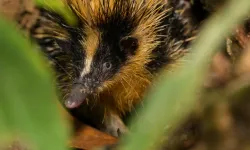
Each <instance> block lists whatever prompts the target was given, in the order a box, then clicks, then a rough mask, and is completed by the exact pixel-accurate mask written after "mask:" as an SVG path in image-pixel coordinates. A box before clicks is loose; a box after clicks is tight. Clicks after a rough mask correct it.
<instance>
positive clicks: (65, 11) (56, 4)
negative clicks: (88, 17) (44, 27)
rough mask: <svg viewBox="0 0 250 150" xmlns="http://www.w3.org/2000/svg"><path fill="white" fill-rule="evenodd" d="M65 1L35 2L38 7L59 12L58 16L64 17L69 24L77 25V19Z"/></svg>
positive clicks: (36, 0)
mask: <svg viewBox="0 0 250 150" xmlns="http://www.w3.org/2000/svg"><path fill="white" fill-rule="evenodd" d="M63 1H64V0H35V2H36V4H37V5H38V6H41V7H44V8H47V9H50V10H53V11H55V12H57V13H58V14H60V15H62V16H63V17H64V19H65V20H66V21H67V22H68V23H69V24H71V25H75V23H76V18H75V16H74V14H73V13H72V11H71V10H70V9H69V7H68V6H67V5H65V3H64V2H63ZM65 1H66V0H65Z"/></svg>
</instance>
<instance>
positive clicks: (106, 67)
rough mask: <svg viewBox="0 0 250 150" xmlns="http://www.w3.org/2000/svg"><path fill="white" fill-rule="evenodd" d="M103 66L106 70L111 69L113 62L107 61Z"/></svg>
mask: <svg viewBox="0 0 250 150" xmlns="http://www.w3.org/2000/svg"><path fill="white" fill-rule="evenodd" d="M103 67H104V69H105V70H109V69H111V67H112V64H111V63H110V62H105V63H104V64H103Z"/></svg>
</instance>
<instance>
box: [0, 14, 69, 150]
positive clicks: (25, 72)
mask: <svg viewBox="0 0 250 150" xmlns="http://www.w3.org/2000/svg"><path fill="white" fill-rule="evenodd" d="M0 33H1V35H0V68H1V69H0V83H1V86H0V112H1V114H0V116H1V117H0V122H1V124H0V127H1V128H3V127H8V132H10V131H11V132H14V133H21V134H22V135H24V136H25V137H28V138H29V140H32V142H34V144H35V145H36V146H37V147H38V149H39V150H64V149H65V143H66V140H67V130H66V126H65V125H66V122H64V121H63V119H62V117H61V116H60V115H59V110H58V106H57V101H56V94H55V89H54V88H53V84H52V83H53V82H52V78H51V76H50V74H49V73H48V72H47V70H46V69H47V68H46V67H45V66H44V65H43V63H42V61H41V58H40V57H39V53H38V51H35V49H34V48H33V49H32V47H31V46H30V45H29V43H28V42H27V41H26V40H25V39H24V37H23V36H21V34H18V32H17V31H16V30H15V28H14V26H12V24H10V23H7V22H6V21H5V20H3V19H1V18H0ZM1 128H0V132H1V131H3V129H2V130H1ZM5 130H6V129H5ZM1 136H3V137H2V138H4V135H3V134H1V133H0V137H1Z"/></svg>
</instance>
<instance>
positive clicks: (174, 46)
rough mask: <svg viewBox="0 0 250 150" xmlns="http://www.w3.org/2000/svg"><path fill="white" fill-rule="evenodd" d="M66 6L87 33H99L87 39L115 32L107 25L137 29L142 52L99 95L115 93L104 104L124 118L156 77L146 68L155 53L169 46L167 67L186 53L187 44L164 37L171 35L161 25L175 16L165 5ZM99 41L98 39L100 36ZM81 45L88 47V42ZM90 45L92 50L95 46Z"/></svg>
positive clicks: (124, 0)
mask: <svg viewBox="0 0 250 150" xmlns="http://www.w3.org/2000/svg"><path fill="white" fill-rule="evenodd" d="M67 3H68V5H69V6H70V7H71V8H72V10H73V11H74V12H75V13H76V14H77V15H78V17H79V18H80V19H81V21H82V22H83V24H84V28H85V31H86V30H87V31H90V32H97V33H86V32H85V33H86V36H87V37H88V34H98V32H100V31H98V29H99V28H102V27H104V28H105V29H106V30H108V31H109V30H112V29H109V27H106V26H105V25H107V24H108V25H110V24H115V25H117V26H121V27H123V26H124V25H122V24H119V23H123V22H122V21H124V20H129V21H130V22H131V24H128V25H126V26H127V27H128V28H134V29H133V31H132V32H131V33H130V35H131V36H133V37H136V38H137V39H139V48H138V49H137V50H136V54H135V56H133V57H131V58H130V59H128V60H127V62H126V64H124V66H122V67H121V68H120V70H119V72H118V73H117V74H116V75H115V76H114V77H113V78H112V80H110V81H107V82H106V83H105V84H104V85H103V86H102V87H101V88H100V92H109V93H112V98H111V102H109V100H105V103H111V104H109V105H115V108H117V110H116V111H118V112H119V113H121V114H124V113H125V112H127V111H131V109H133V106H134V105H135V104H138V103H139V102H140V101H141V99H142V96H143V95H144V92H145V90H146V89H147V88H148V87H149V85H150V84H151V82H152V79H153V77H154V75H153V74H152V72H151V71H150V70H149V69H148V68H147V64H150V63H151V62H152V60H154V59H157V58H155V57H156V56H154V52H153V51H154V50H156V49H157V47H158V46H162V45H165V44H166V43H163V42H167V44H168V46H165V47H164V48H168V49H170V48H171V50H168V49H164V50H163V51H165V53H168V56H169V58H170V59H169V60H168V61H169V62H168V63H173V62H171V61H172V60H176V59H177V58H178V57H180V56H181V53H184V50H181V48H182V47H181V46H182V45H183V43H185V41H184V40H183V41H181V40H179V41H176V40H177V39H173V37H171V36H169V35H166V34H168V33H162V32H163V31H165V32H171V31H166V28H167V25H165V24H162V22H163V21H164V19H165V18H166V17H167V16H168V15H171V13H172V12H173V10H172V8H171V7H169V6H168V5H167V3H165V2H164V1H151V0H149V1H134V0H92V1H85V0H82V1H81V0H68V1H67ZM99 34H100V33H99ZM114 34H115V33H114ZM176 36H177V35H176ZM96 37H97V38H98V35H96ZM168 38H169V39H168ZM163 39H164V40H163ZM95 40H97V41H98V39H95ZM91 42H93V40H91ZM99 42H100V41H99ZM82 43H85V44H86V41H83V42H82ZM89 45H91V46H93V43H91V44H89ZM85 49H86V51H88V50H89V49H90V48H88V47H87V46H86V45H85ZM167 51H168V52H167ZM158 69H159V68H158ZM112 103H113V104H112ZM108 107H109V106H108ZM110 107H114V106H110ZM108 109H110V108H108Z"/></svg>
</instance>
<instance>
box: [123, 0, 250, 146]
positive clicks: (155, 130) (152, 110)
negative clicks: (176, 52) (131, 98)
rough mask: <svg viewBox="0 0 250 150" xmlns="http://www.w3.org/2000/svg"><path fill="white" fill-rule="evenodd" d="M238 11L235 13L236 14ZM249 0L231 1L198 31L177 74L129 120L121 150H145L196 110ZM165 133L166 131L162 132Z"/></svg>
mask: <svg viewBox="0 0 250 150" xmlns="http://www.w3.org/2000/svg"><path fill="white" fill-rule="evenodd" d="M235 10H237V11H235ZM249 11H250V3H249V0H241V1H235V0H231V1H230V3H228V5H226V7H225V8H224V9H221V10H220V12H218V13H216V16H213V17H212V18H211V19H210V20H209V21H207V22H206V24H205V26H204V27H203V29H202V30H201V33H200V36H199V38H198V39H197V41H196V42H195V43H194V45H193V46H192V47H191V50H192V53H191V54H190V55H188V56H187V57H185V58H184V59H185V60H184V61H185V64H184V65H183V66H182V67H180V68H178V69H177V70H176V72H174V73H172V74H168V75H165V76H163V77H162V78H161V79H160V81H161V82H160V83H159V84H158V85H157V86H155V89H153V91H152V93H151V95H150V96H149V97H148V99H147V102H148V103H146V104H145V105H144V106H145V107H144V108H143V109H142V110H141V111H140V112H139V114H138V115H137V116H139V119H138V120H134V121H132V122H133V124H132V126H131V127H132V130H133V131H132V132H131V134H130V135H128V136H127V137H125V138H124V139H123V142H124V143H125V144H126V145H124V146H123V147H122V148H121V149H122V150H138V149H141V150H147V149H150V148H149V147H150V146H152V144H153V143H155V142H156V141H159V140H160V137H161V136H162V135H163V133H166V129H164V128H166V127H173V128H172V129H171V130H167V132H168V133H169V132H171V131H172V130H173V129H174V128H175V127H176V126H177V125H178V123H179V122H180V120H181V119H182V118H183V117H186V115H188V114H189V113H190V112H191V110H192V109H193V108H194V107H195V100H196V95H197V92H198V91H199V90H198V89H199V87H201V86H202V81H203V77H204V74H205V73H206V70H207V68H208V62H209V61H210V60H211V58H212V56H213V54H214V53H215V52H216V50H218V49H219V46H220V44H221V43H222V41H223V38H225V37H226V36H227V35H228V34H229V33H230V31H231V30H232V29H233V28H234V27H235V26H236V25H237V24H238V23H240V22H241V21H242V20H243V19H244V17H245V16H246V15H247V14H249ZM164 131H165V132H164Z"/></svg>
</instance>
